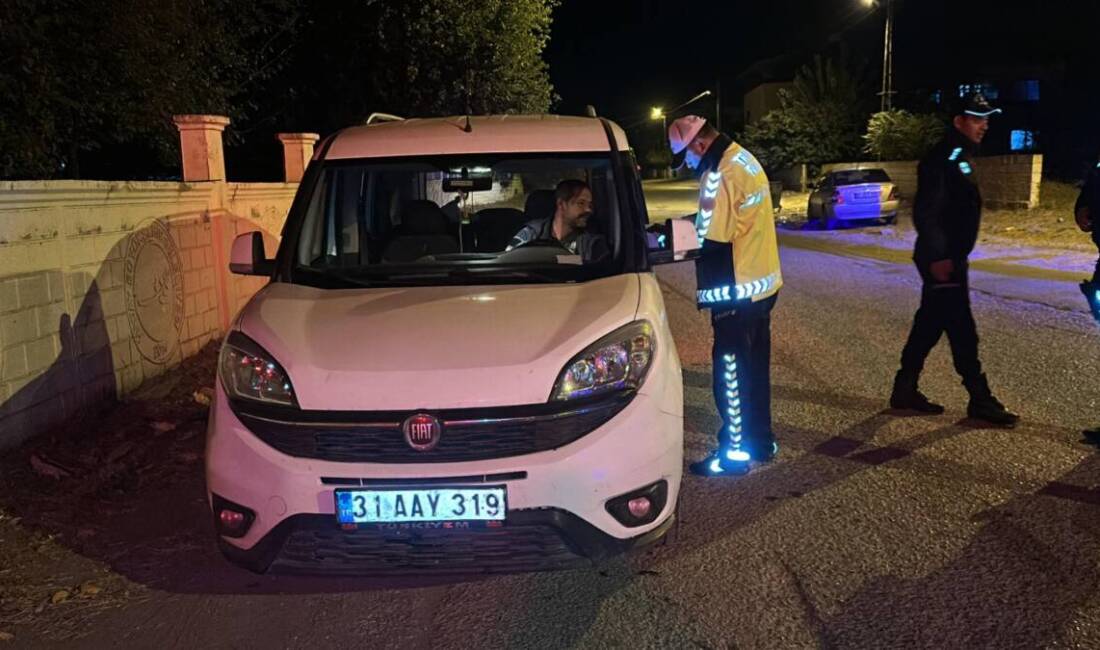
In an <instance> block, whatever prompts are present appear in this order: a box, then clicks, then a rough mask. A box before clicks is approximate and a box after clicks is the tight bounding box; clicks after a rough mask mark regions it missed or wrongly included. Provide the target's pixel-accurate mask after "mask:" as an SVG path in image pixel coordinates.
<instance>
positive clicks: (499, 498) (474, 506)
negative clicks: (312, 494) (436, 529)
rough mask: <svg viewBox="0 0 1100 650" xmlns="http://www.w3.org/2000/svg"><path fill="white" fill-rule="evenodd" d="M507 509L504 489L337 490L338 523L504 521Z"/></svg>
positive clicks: (501, 487)
mask: <svg viewBox="0 0 1100 650" xmlns="http://www.w3.org/2000/svg"><path fill="white" fill-rule="evenodd" d="M507 510H508V500H507V494H506V492H505V489H504V487H503V486H498V487H478V488H409V489H393V488H386V489H377V490H337V491H336V518H337V519H338V520H339V521H340V523H341V524H387V523H416V522H434V521H503V520H504V514H505V512H506V511H507Z"/></svg>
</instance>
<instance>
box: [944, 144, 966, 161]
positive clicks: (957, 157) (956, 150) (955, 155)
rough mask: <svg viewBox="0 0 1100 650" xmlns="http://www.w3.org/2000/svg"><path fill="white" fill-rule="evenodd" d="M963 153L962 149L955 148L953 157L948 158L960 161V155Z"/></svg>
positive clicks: (952, 153) (952, 151)
mask: <svg viewBox="0 0 1100 650" xmlns="http://www.w3.org/2000/svg"><path fill="white" fill-rule="evenodd" d="M962 152H963V150H962V147H955V148H954V149H952V150H951V155H950V156H948V157H947V159H948V160H958V159H959V154H961V153H962Z"/></svg>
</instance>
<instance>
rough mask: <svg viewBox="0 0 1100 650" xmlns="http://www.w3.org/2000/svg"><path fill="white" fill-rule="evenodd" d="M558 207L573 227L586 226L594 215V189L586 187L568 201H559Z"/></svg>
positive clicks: (566, 221)
mask: <svg viewBox="0 0 1100 650" xmlns="http://www.w3.org/2000/svg"><path fill="white" fill-rule="evenodd" d="M558 209H559V210H561V212H562V216H563V217H564V219H565V223H567V224H569V226H570V227H571V228H575V229H581V228H584V227H585V226H587V225H588V218H589V217H591V216H592V191H591V190H589V189H587V188H586V189H583V190H581V191H580V192H577V195H576V196H574V197H573V198H572V199H569V200H568V201H558Z"/></svg>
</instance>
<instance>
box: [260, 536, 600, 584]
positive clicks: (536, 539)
mask: <svg viewBox="0 0 1100 650" xmlns="http://www.w3.org/2000/svg"><path fill="white" fill-rule="evenodd" d="M587 564H588V561H587V560H586V559H585V558H584V557H582V556H581V555H579V554H578V553H575V552H574V551H573V550H572V549H571V548H570V547H569V545H568V544H567V543H566V541H565V539H564V538H563V537H562V534H561V533H560V531H559V530H558V529H557V528H555V527H553V526H550V525H526V526H507V525H506V526H504V527H502V528H470V529H426V530H421V529H399V528H394V529H386V528H383V529H376V528H369V529H360V530H340V529H338V528H334V527H320V528H299V529H296V530H294V531H293V532H291V533H290V535H289V536H288V537H287V539H286V542H285V544H284V545H283V548H282V551H281V553H279V555H278V556H277V557H276V558H275V561H274V563H273V564H272V565H271V570H272V571H276V572H281V573H307V574H322V575H324V574H329V575H356V574H361V575H386V574H402V575H407V574H428V573H431V574H440V573H453V574H477V573H514V572H521V571H543V570H552V569H561V568H568V567H576V566H584V565H587Z"/></svg>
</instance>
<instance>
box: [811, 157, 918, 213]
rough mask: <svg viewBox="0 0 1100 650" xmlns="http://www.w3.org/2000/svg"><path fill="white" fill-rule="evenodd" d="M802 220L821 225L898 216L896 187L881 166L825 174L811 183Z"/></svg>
mask: <svg viewBox="0 0 1100 650" xmlns="http://www.w3.org/2000/svg"><path fill="white" fill-rule="evenodd" d="M812 187H813V192H812V193H811V194H810V200H809V203H808V204H807V206H806V219H807V220H808V221H810V222H815V221H816V222H818V223H820V224H821V225H822V226H825V227H829V226H836V225H839V224H840V223H841V222H851V221H867V220H872V219H873V220H876V221H878V222H880V223H888V224H889V223H894V222H895V221H896V220H897V218H898V190H897V187H896V186H895V185H894V183H893V181H891V180H890V176H889V175H887V173H886V171H885V170H882V169H845V170H835V171H831V172H829V173H827V174H825V175H824V176H823V177H822V178H821V179H820V180H819V181H818V182H816V183H814V184H813V185H812Z"/></svg>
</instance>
